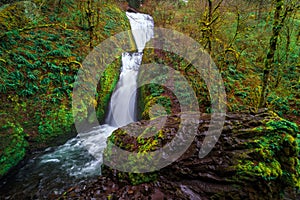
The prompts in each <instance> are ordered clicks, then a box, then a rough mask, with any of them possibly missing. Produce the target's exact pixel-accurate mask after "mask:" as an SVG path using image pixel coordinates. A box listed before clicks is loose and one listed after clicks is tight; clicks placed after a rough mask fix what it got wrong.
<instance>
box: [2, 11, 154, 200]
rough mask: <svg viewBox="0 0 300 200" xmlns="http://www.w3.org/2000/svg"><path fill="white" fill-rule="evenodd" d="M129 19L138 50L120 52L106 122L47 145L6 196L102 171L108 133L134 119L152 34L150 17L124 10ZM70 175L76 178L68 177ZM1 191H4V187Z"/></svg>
mask: <svg viewBox="0 0 300 200" xmlns="http://www.w3.org/2000/svg"><path fill="white" fill-rule="evenodd" d="M126 15H127V17H128V19H129V21H130V25H131V30H132V34H133V37H134V40H135V43H136V47H137V52H134V53H127V52H124V53H123V54H122V69H121V74H120V77H119V81H118V83H117V86H116V88H115V90H114V92H113V94H112V96H111V102H110V106H109V113H108V115H107V118H106V121H105V122H106V124H104V125H101V126H99V127H94V128H93V130H91V131H90V132H88V133H79V134H78V135H77V137H75V138H73V139H71V140H69V141H67V142H66V143H65V144H64V145H61V146H59V147H56V148H48V149H47V150H45V152H44V153H43V155H41V156H36V157H35V158H32V159H31V160H29V162H28V164H27V165H25V166H24V167H23V168H22V169H20V171H19V172H18V174H17V175H16V176H15V177H14V178H12V179H10V180H9V181H8V183H6V184H7V185H8V186H7V187H8V188H9V189H7V191H6V192H7V195H9V194H10V195H12V196H14V195H20V194H21V193H22V192H26V193H27V194H28V193H39V192H44V193H47V192H49V191H51V192H53V191H54V192H55V193H58V194H60V193H62V192H63V191H64V190H65V189H66V188H68V187H69V186H68V184H72V183H74V182H76V179H78V178H79V179H80V178H82V177H87V176H93V175H95V174H96V175H99V174H100V173H101V164H102V154H103V151H104V149H105V147H106V140H107V137H108V136H109V135H111V133H112V132H113V131H114V130H115V129H116V128H118V127H121V126H124V125H127V124H129V123H131V122H134V121H135V120H136V108H135V107H136V106H135V105H136V86H137V83H136V80H137V75H138V70H139V67H140V64H141V62H142V56H143V49H144V47H145V45H146V43H147V42H148V41H149V40H150V39H151V38H153V36H154V23H153V19H152V17H151V16H149V15H146V14H141V13H132V12H126ZM71 176H73V177H75V179H72V178H70V177H71ZM4 190H6V189H5V188H4Z"/></svg>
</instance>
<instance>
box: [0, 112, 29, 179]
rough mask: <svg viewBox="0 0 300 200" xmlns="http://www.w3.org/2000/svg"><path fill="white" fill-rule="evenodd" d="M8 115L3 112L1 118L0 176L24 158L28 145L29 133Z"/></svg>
mask: <svg viewBox="0 0 300 200" xmlns="http://www.w3.org/2000/svg"><path fill="white" fill-rule="evenodd" d="M7 116H8V115H7V114H4V113H2V114H1V120H0V121H1V124H2V127H1V128H0V144H1V145H0V147H1V148H0V177H1V176H3V175H4V174H5V173H7V172H8V170H9V169H10V168H12V167H14V166H16V165H17V164H18V163H19V162H20V161H21V160H22V159H23V158H24V156H25V152H26V147H27V146H28V142H27V141H26V139H25V138H26V137H27V136H28V135H27V134H26V133H24V131H23V128H22V127H21V126H20V124H19V123H16V122H14V121H12V120H11V119H8V118H7Z"/></svg>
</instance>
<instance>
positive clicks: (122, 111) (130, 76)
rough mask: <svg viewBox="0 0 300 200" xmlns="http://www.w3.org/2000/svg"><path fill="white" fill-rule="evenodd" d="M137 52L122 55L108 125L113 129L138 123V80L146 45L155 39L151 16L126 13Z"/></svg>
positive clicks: (107, 120)
mask: <svg viewBox="0 0 300 200" xmlns="http://www.w3.org/2000/svg"><path fill="white" fill-rule="evenodd" d="M126 16H127V17H128V19H129V22H130V26H131V30H132V35H133V38H134V41H135V44H136V47H137V52H134V53H128V52H125V53H123V54H122V68H121V74H120V78H119V81H118V83H117V86H116V88H115V90H114V92H113V94H112V97H111V101H110V106H109V113H108V116H107V119H106V121H105V122H106V123H107V124H109V125H110V126H113V127H121V126H125V125H127V124H129V123H131V122H134V121H136V89H137V88H136V80H137V76H138V70H139V67H140V65H141V63H142V57H143V50H144V48H145V45H146V43H147V42H148V41H149V40H150V39H151V38H153V35H154V34H153V28H154V23H153V19H152V17H151V16H149V15H146V14H141V13H132V12H126Z"/></svg>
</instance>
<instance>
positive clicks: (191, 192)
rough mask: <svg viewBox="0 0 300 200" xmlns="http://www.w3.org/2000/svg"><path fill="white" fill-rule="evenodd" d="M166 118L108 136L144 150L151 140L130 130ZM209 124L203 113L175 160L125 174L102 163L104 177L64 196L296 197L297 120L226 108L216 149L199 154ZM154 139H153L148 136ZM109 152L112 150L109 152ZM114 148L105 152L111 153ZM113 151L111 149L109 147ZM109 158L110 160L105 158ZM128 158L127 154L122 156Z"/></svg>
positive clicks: (172, 122) (168, 133)
mask: <svg viewBox="0 0 300 200" xmlns="http://www.w3.org/2000/svg"><path fill="white" fill-rule="evenodd" d="M160 120H161V118H156V119H153V120H150V121H147V122H146V121H141V122H136V123H132V124H130V125H128V126H127V127H128V129H126V130H127V133H126V132H125V131H124V129H118V130H116V131H115V132H114V133H113V134H112V135H111V136H110V138H109V140H110V141H112V142H114V143H115V144H116V145H118V146H119V147H120V148H122V149H125V150H127V151H131V152H142V151H141V149H143V150H144V149H145V144H148V145H149V143H147V142H144V143H139V142H136V141H137V139H136V138H135V137H134V136H131V135H130V134H128V130H133V129H134V127H135V126H136V128H138V127H140V126H143V125H145V124H148V125H149V124H150V125H151V124H155V123H156V122H157V123H158V121H160ZM179 124H180V120H178V115H174V116H170V117H168V118H167V122H166V123H165V125H164V127H163V128H162V129H161V130H162V131H160V134H161V135H160V137H154V138H156V140H157V142H155V143H153V145H152V146H151V148H149V149H148V150H149V151H154V150H155V149H158V148H160V147H161V146H160V145H165V144H166V143H167V142H169V141H170V140H171V139H172V138H173V137H174V135H176V131H177V128H176V127H178V125H179ZM209 126H210V116H209V115H206V114H203V115H201V117H200V120H199V126H198V131H197V134H196V136H195V138H194V140H193V142H192V144H191V145H190V147H189V148H188V149H187V151H186V152H185V153H184V154H183V155H182V156H181V157H180V158H179V159H177V160H176V161H175V162H173V163H172V164H171V165H169V166H167V167H164V168H163V169H161V170H159V171H155V172H151V173H144V174H135V173H125V172H121V171H118V170H114V169H111V168H109V167H106V166H104V167H103V176H101V177H99V178H98V180H96V181H93V182H90V183H82V184H80V185H78V186H77V187H75V188H73V189H72V190H70V191H69V192H67V193H66V194H65V195H66V196H65V197H66V198H67V197H75V196H81V197H82V196H85V197H95V198H100V199H107V198H112V199H114V198H115V199H119V198H121V199H145V198H146V199H284V198H286V199H288V198H292V199H295V198H296V192H295V191H296V190H295V188H297V187H299V166H300V163H299V152H298V145H299V144H298V142H297V140H298V139H297V135H298V133H299V129H298V127H297V125H296V124H294V123H291V122H289V121H287V120H285V119H282V118H280V117H278V116H277V115H276V114H275V113H273V112H270V111H267V110H260V111H259V112H258V113H227V114H226V120H225V125H224V127H223V130H222V134H221V136H220V137H219V139H218V141H217V143H216V145H215V146H214V148H213V149H212V151H211V152H210V153H209V154H208V155H207V156H206V157H204V158H199V156H198V155H199V151H200V149H201V145H202V141H203V140H204V138H205V134H207V130H208V128H209ZM148 139H149V140H153V138H151V137H149V138H148ZM107 152H108V153H107ZM109 152H110V150H109V147H108V148H107V149H106V154H105V155H106V156H109V155H111V154H109ZM110 153H111V152H110ZM104 159H109V157H106V158H104ZM123 159H124V158H123Z"/></svg>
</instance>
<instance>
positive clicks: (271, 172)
mask: <svg viewBox="0 0 300 200" xmlns="http://www.w3.org/2000/svg"><path fill="white" fill-rule="evenodd" d="M263 123H265V126H260V127H258V128H255V129H253V130H252V131H251V133H252V134H257V137H255V138H256V139H254V140H252V141H251V142H249V143H248V145H249V148H250V149H252V150H251V152H248V153H246V154H245V156H244V157H243V159H240V160H238V164H237V166H236V167H237V172H238V173H237V174H238V175H237V176H238V179H244V178H245V177H256V178H262V179H264V180H266V181H275V182H277V183H280V184H281V185H282V186H283V187H298V188H299V186H300V184H299V183H300V176H299V175H300V173H299V172H300V162H299V144H298V141H297V139H296V138H295V137H296V136H297V133H298V132H299V129H298V127H297V125H296V124H295V123H292V122H289V121H287V120H285V119H282V118H279V117H278V116H277V115H273V117H272V118H271V119H268V120H266V121H265V122H263ZM255 131H256V132H255Z"/></svg>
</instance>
